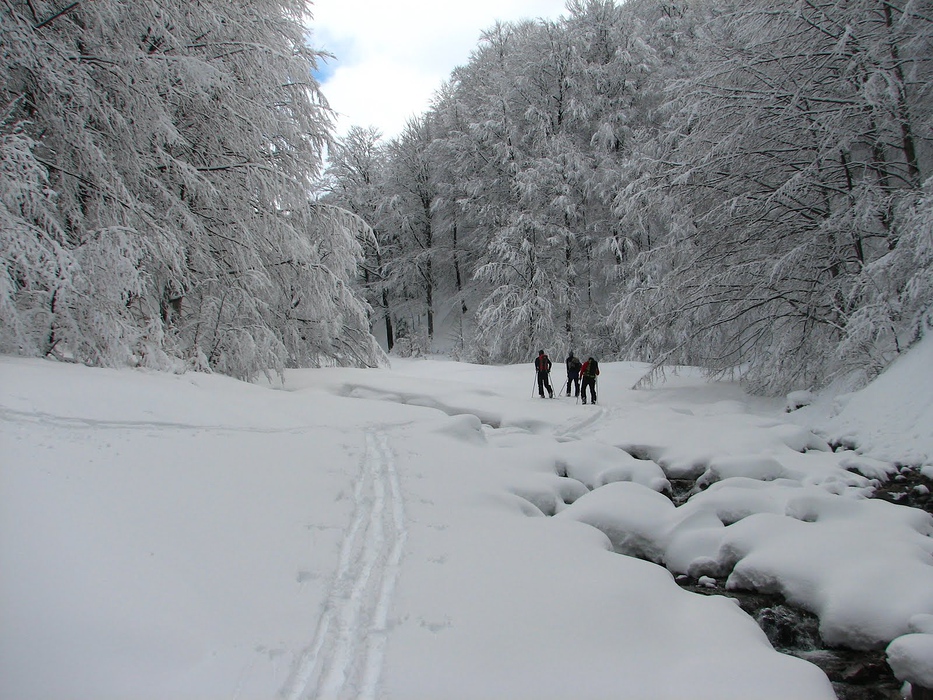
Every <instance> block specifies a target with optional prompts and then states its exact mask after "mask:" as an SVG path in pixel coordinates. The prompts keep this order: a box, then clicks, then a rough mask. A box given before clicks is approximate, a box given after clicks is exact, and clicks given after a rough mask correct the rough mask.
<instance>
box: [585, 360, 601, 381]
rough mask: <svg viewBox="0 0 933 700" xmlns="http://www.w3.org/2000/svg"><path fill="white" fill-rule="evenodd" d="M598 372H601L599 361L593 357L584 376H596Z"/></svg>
mask: <svg viewBox="0 0 933 700" xmlns="http://www.w3.org/2000/svg"><path fill="white" fill-rule="evenodd" d="M597 374H599V363H598V362H597V361H596V360H594V359H593V358H592V357H591V358H590V359H589V361H588V362H587V363H586V372H584V374H583V376H585V377H595V376H596V375H597Z"/></svg>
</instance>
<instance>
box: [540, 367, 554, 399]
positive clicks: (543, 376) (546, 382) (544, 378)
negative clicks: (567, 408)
mask: <svg viewBox="0 0 933 700" xmlns="http://www.w3.org/2000/svg"><path fill="white" fill-rule="evenodd" d="M545 389H547V393H548V394H549V395H553V394H554V390H553V389H552V388H551V380H550V378H549V377H548V373H547V372H538V393H539V394H541V396H544V390H545Z"/></svg>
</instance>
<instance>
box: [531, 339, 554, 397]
mask: <svg viewBox="0 0 933 700" xmlns="http://www.w3.org/2000/svg"><path fill="white" fill-rule="evenodd" d="M535 372H536V373H537V374H538V394H539V395H540V396H541V398H542V399H543V398H544V390H545V389H547V393H548V395H549V396H550V397H551V398H552V399H553V398H554V389H552V388H551V376H550V375H551V358H549V357H548V356H547V355H545V354H544V350H538V356H537V357H536V358H535Z"/></svg>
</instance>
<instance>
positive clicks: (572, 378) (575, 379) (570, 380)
mask: <svg viewBox="0 0 933 700" xmlns="http://www.w3.org/2000/svg"><path fill="white" fill-rule="evenodd" d="M571 385H572V386H573V387H574V392H573V395H574V396H579V395H580V377H579V376H576V375H569V374H568V375H567V396H570V387H571Z"/></svg>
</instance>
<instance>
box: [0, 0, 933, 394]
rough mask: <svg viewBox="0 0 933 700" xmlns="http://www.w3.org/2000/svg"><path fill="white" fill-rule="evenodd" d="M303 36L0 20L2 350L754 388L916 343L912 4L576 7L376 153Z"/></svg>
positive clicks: (927, 210) (446, 90) (795, 384)
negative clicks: (609, 366)
mask: <svg viewBox="0 0 933 700" xmlns="http://www.w3.org/2000/svg"><path fill="white" fill-rule="evenodd" d="M309 13H310V16H313V5H308V4H306V3H304V2H301V0H279V1H273V0H258V1H256V2H250V3H228V2H225V1H224V0H204V1H202V2H199V3H197V4H190V3H187V2H182V1H181V0H169V1H168V2H160V3H158V4H156V3H154V2H150V1H144V2H137V3H128V4H127V3H119V2H116V1H115V0H99V1H98V2H93V3H92V2H74V3H71V4H66V3H64V2H48V1H45V0H5V1H4V3H3V5H2V6H0V15H2V25H0V41H2V44H3V46H4V51H3V53H2V55H0V62H2V63H0V65H2V72H0V78H2V82H0V90H2V91H3V92H2V96H0V110H2V120H0V197H2V206H0V226H2V230H3V235H2V240H0V259H2V261H3V268H4V269H3V272H4V274H3V275H0V322H2V326H0V352H5V353H16V354H25V355H35V356H53V357H60V358H62V359H69V360H74V361H79V362H84V363H88V364H99V365H115V364H125V363H133V364H138V365H142V366H151V367H159V368H172V369H176V370H177V369H179V368H182V369H183V368H191V369H202V370H212V371H216V372H222V373H227V374H231V375H234V376H237V377H242V378H251V377H253V376H255V375H257V374H259V373H261V372H270V371H271V372H281V371H282V370H283V369H284V368H286V367H301V366H326V365H369V366H371V365H376V364H379V363H380V362H381V361H383V358H384V354H383V350H382V349H381V348H380V344H381V345H382V347H383V348H384V349H385V350H388V351H389V352H395V353H398V354H411V353H419V352H429V351H436V350H437V349H443V350H444V351H446V352H448V353H450V354H452V355H454V356H455V357H458V358H460V359H463V360H468V361H471V362H479V363H508V362H521V361H530V358H532V357H533V355H534V353H535V351H536V349H537V348H538V347H548V348H549V349H551V351H552V352H553V353H554V354H559V353H561V352H563V351H566V350H569V349H574V350H576V351H577V352H578V354H580V353H585V354H586V355H594V356H597V357H599V358H600V359H607V360H608V359H627V360H639V361H646V362H650V363H652V364H653V366H655V367H656V368H658V369H659V370H660V369H663V368H664V367H665V366H671V365H680V364H689V365H695V366H699V367H702V368H704V369H706V370H707V371H709V372H710V373H712V374H722V373H732V374H735V375H736V376H739V377H741V378H742V379H743V381H745V382H746V383H747V385H748V386H749V387H750V388H751V389H752V390H755V391H760V392H764V393H778V392H782V391H787V390H790V389H795V388H808V387H819V386H823V385H825V384H827V383H829V382H832V381H834V380H836V379H837V378H841V377H853V376H855V377H859V378H861V380H863V381H864V380H869V379H871V378H873V377H874V376H876V375H877V374H878V373H879V372H880V371H881V370H882V369H884V367H885V366H887V365H888V364H889V363H890V362H891V361H892V360H893V359H894V358H895V357H896V356H897V355H898V354H900V353H902V352H904V351H905V350H906V349H907V348H909V347H910V346H911V345H912V344H913V343H915V342H916V341H917V340H918V339H919V338H920V337H921V336H922V335H923V334H924V333H925V332H930V330H929V329H930V327H931V326H933V179H931V172H930V171H931V165H933V148H931V146H933V94H931V89H933V87H931V86H933V2H929V1H928V0H920V1H912V0H781V1H780V2H777V3H774V2H771V1H770V0H769V1H768V2H764V1H763V0H747V1H743V2H731V1H726V2H723V1H715V2H714V1H712V0H681V1H673V0H629V1H628V2H613V1H611V0H569V2H568V3H567V7H566V13H565V15H564V16H563V17H562V18H561V19H560V20H559V21H544V20H536V21H526V22H521V23H498V24H495V25H493V26H491V27H490V28H489V29H488V30H487V31H486V32H484V34H483V36H482V38H481V40H480V41H479V43H478V44H477V46H476V48H475V50H474V51H473V53H472V55H471V56H470V57H469V60H468V61H467V62H466V63H465V64H464V65H462V66H460V67H459V68H457V69H456V70H455V71H454V72H453V73H452V74H451V75H450V77H449V79H448V80H447V81H446V83H445V84H444V85H442V86H440V87H439V89H438V90H437V93H436V95H435V98H434V100H433V104H432V106H431V108H430V109H429V110H427V111H426V112H425V113H423V114H421V115H419V116H418V117H416V118H413V119H412V120H411V121H410V122H409V124H408V125H407V126H406V128H405V129H404V131H403V132H402V133H401V134H400V135H399V136H398V137H395V138H390V139H384V138H383V137H382V135H381V134H380V133H378V131H376V130H375V129H374V128H372V127H367V126H365V125H360V126H357V127H354V128H352V129H350V130H349V132H348V133H347V134H346V135H344V136H339V137H338V136H337V135H336V134H335V133H334V129H333V126H332V115H331V113H330V110H329V108H328V105H327V101H326V96H325V95H324V94H322V91H321V87H320V85H319V84H318V82H317V81H316V80H315V78H314V77H313V76H314V70H315V68H316V67H317V66H318V64H319V62H320V61H322V60H326V58H327V56H326V55H325V54H323V53H322V52H321V51H319V50H317V49H315V48H313V45H314V34H313V19H309ZM309 27H310V32H309ZM376 338H378V339H379V342H378V343H377V341H376Z"/></svg>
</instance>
